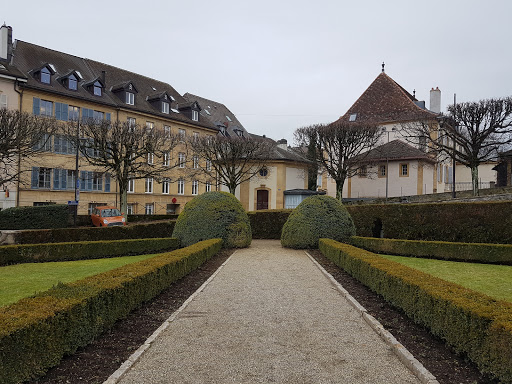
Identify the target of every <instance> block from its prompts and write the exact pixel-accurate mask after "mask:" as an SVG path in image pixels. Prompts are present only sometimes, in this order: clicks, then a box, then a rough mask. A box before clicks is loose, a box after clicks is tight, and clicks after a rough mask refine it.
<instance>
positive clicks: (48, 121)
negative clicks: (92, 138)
mask: <svg viewBox="0 0 512 384" xmlns="http://www.w3.org/2000/svg"><path fill="white" fill-rule="evenodd" d="M55 129H56V124H55V119H53V118H50V117H41V116H33V115H30V114H28V113H22V112H19V111H12V110H8V109H5V108H3V109H0V186H4V185H6V184H9V183H11V182H14V181H17V180H19V178H20V173H21V172H22V169H21V168H20V167H19V166H18V162H19V161H20V159H21V158H24V159H25V160H27V159H30V158H32V157H34V156H35V155H37V154H38V153H39V152H40V150H41V149H43V148H44V147H45V146H46V144H47V143H49V141H50V137H51V135H52V133H53V132H54V130H55Z"/></svg>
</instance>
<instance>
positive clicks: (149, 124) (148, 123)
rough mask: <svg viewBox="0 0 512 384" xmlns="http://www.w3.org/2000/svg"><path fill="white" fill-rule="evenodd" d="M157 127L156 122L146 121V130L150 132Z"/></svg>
mask: <svg viewBox="0 0 512 384" xmlns="http://www.w3.org/2000/svg"><path fill="white" fill-rule="evenodd" d="M154 128H155V123H152V122H151V121H146V132H148V133H150V132H152V131H153V129H154Z"/></svg>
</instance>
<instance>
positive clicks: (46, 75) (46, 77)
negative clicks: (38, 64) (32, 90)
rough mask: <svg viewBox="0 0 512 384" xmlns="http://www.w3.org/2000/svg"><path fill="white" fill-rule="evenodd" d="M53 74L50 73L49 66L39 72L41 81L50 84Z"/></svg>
mask: <svg viewBox="0 0 512 384" xmlns="http://www.w3.org/2000/svg"><path fill="white" fill-rule="evenodd" d="M51 75H52V74H51V73H50V71H49V70H48V68H46V67H44V68H42V69H41V72H40V73H39V79H40V80H41V83H44V84H50V79H51Z"/></svg>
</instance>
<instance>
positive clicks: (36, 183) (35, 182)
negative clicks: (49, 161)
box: [31, 167, 39, 189]
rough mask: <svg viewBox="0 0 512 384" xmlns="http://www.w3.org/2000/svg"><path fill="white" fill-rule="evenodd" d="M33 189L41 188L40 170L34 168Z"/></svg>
mask: <svg viewBox="0 0 512 384" xmlns="http://www.w3.org/2000/svg"><path fill="white" fill-rule="evenodd" d="M31 187H32V189H37V188H38V187H39V168H38V167H32V185H31Z"/></svg>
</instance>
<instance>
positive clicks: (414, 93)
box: [412, 89, 416, 97]
mask: <svg viewBox="0 0 512 384" xmlns="http://www.w3.org/2000/svg"><path fill="white" fill-rule="evenodd" d="M412 96H413V97H416V90H415V89H413V90H412Z"/></svg>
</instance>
